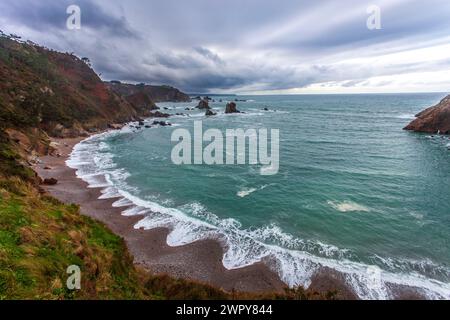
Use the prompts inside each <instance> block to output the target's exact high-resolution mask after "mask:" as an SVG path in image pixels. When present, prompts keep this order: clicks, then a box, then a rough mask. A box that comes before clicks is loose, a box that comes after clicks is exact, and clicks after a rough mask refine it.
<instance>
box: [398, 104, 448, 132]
mask: <svg viewBox="0 0 450 320" xmlns="http://www.w3.org/2000/svg"><path fill="white" fill-rule="evenodd" d="M405 130H411V131H417V132H428V133H438V132H440V133H441V134H450V95H448V96H447V97H445V98H444V99H442V101H441V102H439V103H438V104H437V105H436V106H434V107H430V108H428V109H426V110H424V111H422V112H420V113H419V114H417V115H416V119H415V120H414V121H412V122H411V123H410V124H409V125H408V126H407V127H405Z"/></svg>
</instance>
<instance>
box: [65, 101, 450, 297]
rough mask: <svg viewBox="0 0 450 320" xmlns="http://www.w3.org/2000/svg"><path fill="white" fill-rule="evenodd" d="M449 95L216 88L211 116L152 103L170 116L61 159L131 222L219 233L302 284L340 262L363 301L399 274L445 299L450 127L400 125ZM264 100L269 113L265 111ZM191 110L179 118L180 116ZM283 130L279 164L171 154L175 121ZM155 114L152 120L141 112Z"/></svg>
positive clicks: (178, 236) (235, 253) (184, 234)
mask: <svg viewBox="0 0 450 320" xmlns="http://www.w3.org/2000/svg"><path fill="white" fill-rule="evenodd" d="M444 96H445V94H438V93H428V94H373V95H280V96H239V97H238V98H239V99H240V100H246V101H245V102H243V101H239V102H237V105H238V109H239V110H241V111H243V112H245V113H244V114H233V115H225V114H224V110H225V104H226V102H227V101H229V100H234V99H235V98H236V97H234V96H230V97H226V96H224V97H214V99H217V100H218V99H223V101H222V102H218V101H216V102H212V103H211V106H212V107H213V109H214V111H215V112H218V115H217V116H213V117H208V118H207V117H205V116H204V111H199V110H195V111H186V110H185V109H186V108H187V107H189V108H193V107H195V106H196V105H197V104H198V101H193V102H192V103H159V104H158V105H159V106H160V107H162V108H164V107H165V108H168V110H167V111H166V110H162V111H164V112H168V113H172V114H174V116H173V117H171V118H170V119H168V120H167V121H168V122H170V123H171V124H172V126H171V127H160V126H153V127H152V128H144V127H142V128H141V129H136V128H133V127H130V126H127V127H125V128H124V129H122V130H120V131H114V132H108V133H105V134H101V135H97V136H94V137H92V138H89V139H88V140H85V141H84V142H82V143H80V144H78V145H77V146H76V147H75V149H74V151H73V153H72V155H71V158H70V159H69V160H68V165H69V166H71V167H73V168H76V169H77V170H78V171H77V175H78V176H79V177H81V178H82V179H84V180H86V181H87V182H88V183H89V184H90V186H91V187H101V188H103V191H102V193H103V196H102V197H103V198H111V197H116V196H118V195H120V196H121V199H120V200H118V201H117V202H116V203H115V204H114V205H115V206H118V207H121V206H124V207H125V206H129V205H133V207H131V208H127V209H126V210H125V211H124V213H123V214H124V215H141V216H142V219H141V220H140V221H139V222H138V223H137V225H136V228H145V229H152V228H157V227H168V228H170V230H171V233H170V235H169V237H168V239H167V242H168V244H169V245H171V246H178V245H183V244H188V243H192V242H194V241H197V240H200V239H205V238H213V239H217V240H218V241H220V242H221V243H222V244H223V246H224V248H225V249H226V250H225V251H226V253H225V255H224V257H223V263H224V266H225V267H226V268H228V269H234V268H239V267H243V266H247V265H250V264H253V263H255V262H258V261H265V262H267V264H268V265H269V266H270V267H271V268H272V269H273V270H274V271H275V272H277V273H278V274H279V275H280V277H281V279H282V280H283V281H284V282H285V283H286V284H288V285H290V286H296V285H302V286H306V287H307V286H308V285H309V284H310V283H311V277H312V276H313V274H314V273H315V272H316V271H317V270H319V269H320V268H322V267H328V268H331V269H334V270H336V271H337V272H340V273H342V275H343V277H344V279H345V282H346V283H347V284H348V285H349V286H351V288H352V289H353V290H354V292H355V293H356V294H357V295H358V296H359V297H360V298H362V299H390V298H392V297H393V291H392V290H393V289H392V287H393V285H394V286H395V285H396V284H398V285H406V286H411V287H415V288H417V290H419V291H420V293H422V294H424V295H426V296H427V297H428V298H430V299H443V298H445V299H450V201H449V199H450V151H449V150H448V147H447V146H448V144H449V143H450V140H449V137H445V136H438V135H435V136H432V135H429V134H421V133H413V132H407V131H403V130H402V128H403V127H405V126H406V125H407V124H408V123H409V122H410V121H411V120H412V119H414V114H416V113H418V112H419V111H421V110H423V109H425V108H426V107H429V106H431V105H434V104H436V103H437V102H438V101H439V100H440V99H442V98H443V97H444ZM264 108H268V109H269V111H264V110H263V109H264ZM176 113H185V114H188V115H189V116H185V115H178V116H177V115H175V114H176ZM199 120H202V121H203V127H204V130H206V129H209V128H215V129H219V130H221V131H222V132H225V130H226V129H235V128H242V129H262V128H267V129H269V130H270V129H279V130H280V156H279V164H280V167H279V172H278V174H276V175H272V176H263V175H261V174H260V167H261V166H260V165H211V166H208V165H181V166H177V165H175V164H173V163H172V161H171V151H172V148H173V147H174V145H175V143H173V142H171V134H172V132H173V131H174V130H175V129H178V128H186V129H188V130H190V131H193V125H194V121H199ZM148 121H149V124H150V125H151V124H152V122H153V120H148Z"/></svg>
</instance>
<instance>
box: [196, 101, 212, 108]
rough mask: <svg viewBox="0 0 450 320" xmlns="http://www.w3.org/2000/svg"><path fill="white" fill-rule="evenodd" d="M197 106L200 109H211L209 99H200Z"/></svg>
mask: <svg viewBox="0 0 450 320" xmlns="http://www.w3.org/2000/svg"><path fill="white" fill-rule="evenodd" d="M196 108H197V109H200V110H204V109H210V107H209V102H208V100H207V99H202V100H200V102H199V103H198V106H197V107H196Z"/></svg>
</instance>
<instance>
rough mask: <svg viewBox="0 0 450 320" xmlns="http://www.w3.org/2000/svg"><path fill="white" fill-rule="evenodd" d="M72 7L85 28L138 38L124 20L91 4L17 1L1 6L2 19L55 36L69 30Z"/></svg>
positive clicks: (56, 0) (68, 0)
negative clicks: (67, 27)
mask: <svg viewBox="0 0 450 320" xmlns="http://www.w3.org/2000/svg"><path fill="white" fill-rule="evenodd" d="M70 5H78V6H79V7H80V8H81V17H82V23H83V27H87V28H92V29H100V30H102V31H106V32H107V33H109V34H110V35H116V36H123V37H136V33H135V32H134V31H132V30H131V28H130V26H129V24H128V22H127V20H126V18H125V17H123V16H114V15H111V14H110V13H108V12H106V11H105V10H104V9H103V8H102V7H101V6H99V5H97V4H96V3H94V2H92V1H89V0H77V1H73V0H44V1H36V0H15V1H8V2H4V3H2V4H0V10H1V11H2V13H1V14H2V15H4V16H7V17H8V18H9V19H12V20H13V21H15V22H17V23H21V24H22V25H24V26H28V27H29V28H31V29H33V30H35V31H42V32H49V33H51V32H54V31H58V29H59V30H62V29H65V28H66V20H67V17H68V14H67V13H66V10H67V8H68V6H70Z"/></svg>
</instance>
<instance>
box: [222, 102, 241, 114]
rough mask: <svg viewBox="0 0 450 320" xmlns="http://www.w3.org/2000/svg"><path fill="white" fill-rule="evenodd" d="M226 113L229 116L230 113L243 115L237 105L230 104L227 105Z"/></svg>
mask: <svg viewBox="0 0 450 320" xmlns="http://www.w3.org/2000/svg"><path fill="white" fill-rule="evenodd" d="M225 113H227V114H229V113H241V112H240V111H239V110H238V109H237V105H236V103H234V102H230V103H227V106H226V108H225Z"/></svg>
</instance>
